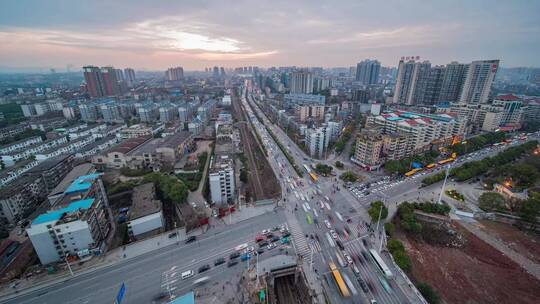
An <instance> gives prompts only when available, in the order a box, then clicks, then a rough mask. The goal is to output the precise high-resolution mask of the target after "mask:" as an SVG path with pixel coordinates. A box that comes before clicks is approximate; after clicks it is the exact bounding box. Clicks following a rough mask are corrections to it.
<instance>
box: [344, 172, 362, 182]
mask: <svg viewBox="0 0 540 304" xmlns="http://www.w3.org/2000/svg"><path fill="white" fill-rule="evenodd" d="M339 179H341V180H342V181H344V182H351V183H354V182H355V181H356V180H357V179H358V177H357V176H356V174H354V173H352V172H351V171H347V172H345V173H343V174H341V175H340V176H339Z"/></svg>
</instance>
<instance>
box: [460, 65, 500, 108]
mask: <svg viewBox="0 0 540 304" xmlns="http://www.w3.org/2000/svg"><path fill="white" fill-rule="evenodd" d="M498 68H499V60H478V61H473V62H472V63H471V64H470V65H469V68H468V70H467V76H466V78H465V81H464V83H463V89H462V90H461V95H460V98H459V102H461V103H487V102H488V101H489V94H490V91H491V84H492V83H493V80H494V79H495V74H496V73H497V69H498Z"/></svg>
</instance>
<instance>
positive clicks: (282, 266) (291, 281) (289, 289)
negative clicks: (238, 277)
mask: <svg viewBox="0 0 540 304" xmlns="http://www.w3.org/2000/svg"><path fill="white" fill-rule="evenodd" d="M257 268H258V269H257ZM257 273H258V275H257ZM244 278H246V279H245V280H244V281H243V282H242V283H243V284H242V290H244V291H245V293H246V298H249V303H267V304H309V303H312V300H311V296H310V292H309V288H308V287H307V285H306V281H305V278H304V275H303V272H302V269H301V267H299V266H298V265H297V262H296V258H295V257H293V256H289V255H277V256H274V257H271V258H269V259H266V260H264V261H263V262H260V263H259V266H258V267H252V268H250V269H249V270H247V271H246V273H245V275H244Z"/></svg>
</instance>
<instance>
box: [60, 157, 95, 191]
mask: <svg viewBox="0 0 540 304" xmlns="http://www.w3.org/2000/svg"><path fill="white" fill-rule="evenodd" d="M92 172H94V165H92V164H90V163H84V164H81V165H78V166H76V167H75V168H73V169H72V170H71V171H70V172H69V173H68V174H67V175H66V177H64V179H63V180H62V181H61V182H60V184H58V185H57V186H56V187H55V188H54V189H53V190H52V191H51V193H50V194H57V193H63V192H64V191H65V190H66V189H67V188H68V187H69V186H70V185H71V184H72V183H73V181H75V179H77V178H78V177H79V176H81V175H86V174H90V173H92Z"/></svg>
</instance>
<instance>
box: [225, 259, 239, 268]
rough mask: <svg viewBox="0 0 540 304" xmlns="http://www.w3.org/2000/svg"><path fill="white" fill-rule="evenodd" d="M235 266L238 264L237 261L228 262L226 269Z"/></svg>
mask: <svg viewBox="0 0 540 304" xmlns="http://www.w3.org/2000/svg"><path fill="white" fill-rule="evenodd" d="M236 264H238V260H229V262H228V263H227V267H232V266H234V265H236Z"/></svg>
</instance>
